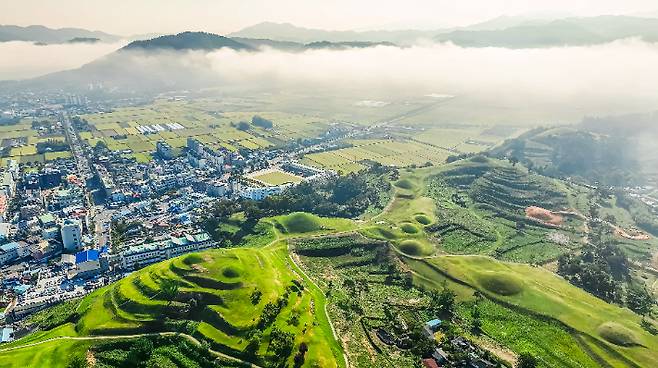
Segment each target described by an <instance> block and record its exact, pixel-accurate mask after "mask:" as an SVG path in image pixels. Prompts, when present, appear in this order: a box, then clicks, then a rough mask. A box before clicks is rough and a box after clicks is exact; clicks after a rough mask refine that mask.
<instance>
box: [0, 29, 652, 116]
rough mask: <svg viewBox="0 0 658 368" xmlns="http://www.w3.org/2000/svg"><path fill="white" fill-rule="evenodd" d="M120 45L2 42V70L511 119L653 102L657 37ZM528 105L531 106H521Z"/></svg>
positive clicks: (640, 108) (124, 85)
mask: <svg viewBox="0 0 658 368" xmlns="http://www.w3.org/2000/svg"><path fill="white" fill-rule="evenodd" d="M124 44H125V43H96V44H59V45H47V46H38V45H33V44H30V43H27V42H5V43H0V53H2V54H3V55H12V57H10V58H3V59H1V60H0V65H1V67H0V70H1V72H0V73H2V74H1V77H2V78H3V79H7V78H12V77H13V78H16V79H19V78H31V77H36V76H40V75H43V74H45V73H48V72H56V71H60V70H68V69H75V68H77V67H80V66H82V65H85V66H84V67H83V68H82V69H80V70H79V71H77V72H74V73H71V72H69V73H65V74H64V75H65V77H63V79H62V80H61V81H60V80H57V83H58V84H57V85H67V83H72V81H79V82H80V84H81V85H82V86H83V87H86V85H87V84H88V83H93V82H103V83H105V84H106V85H108V86H112V85H114V86H116V87H118V88H119V89H120V90H121V89H124V90H131V89H138V90H139V89H142V90H144V89H147V88H149V87H150V88H152V89H153V90H156V91H166V90H168V89H189V88H192V89H194V88H212V87H215V88H217V89H219V90H222V89H227V90H228V89H230V88H240V89H253V90H289V91H301V92H309V91H313V90H322V91H333V92H334V93H335V92H340V91H344V92H345V93H347V94H351V93H354V94H355V98H356V99H359V100H360V99H367V98H365V97H364V98H360V96H361V95H362V94H364V93H365V96H366V97H367V96H368V95H372V94H374V95H378V96H379V97H378V99H381V100H383V102H390V101H389V100H395V99H398V98H401V97H403V96H418V97H420V96H426V95H431V94H436V93H439V94H447V95H453V96H456V98H457V99H461V100H464V99H466V100H468V101H469V103H472V104H471V105H470V107H468V108H465V109H464V115H463V117H464V119H467V118H468V116H469V114H470V113H471V112H472V110H477V109H483V111H489V109H491V108H493V107H500V108H501V109H517V110H518V111H517V112H516V113H515V114H512V115H510V117H511V118H514V119H524V118H526V117H527V118H529V119H532V120H533V121H531V122H532V123H536V122H547V121H553V122H557V121H579V120H580V118H582V117H583V116H585V115H607V114H621V113H632V112H647V111H653V110H654V109H655V108H656V106H658V95H657V94H656V93H655V86H656V85H658V68H656V67H655V66H656V65H658V44H654V43H647V42H643V41H641V40H638V39H624V40H619V41H615V42H612V43H607V44H602V45H596V46H574V47H552V48H536V49H508V48H494V47H485V48H466V47H459V46H456V45H454V44H451V43H432V42H429V41H428V42H426V43H420V44H417V45H414V46H410V47H396V46H374V47H364V48H346V49H340V50H333V49H310V50H305V51H286V50H280V49H273V48H270V47H267V46H264V47H260V48H258V49H257V50H254V51H235V50H231V49H226V48H224V49H220V50H213V51H176V52H174V51H160V50H148V51H144V52H142V51H140V50H135V51H121V52H114V51H115V50H117V49H118V48H119V47H121V46H123V45H124ZM106 55H107V56H106ZM56 75H57V74H56ZM37 80H39V79H37ZM45 80H49V77H46V78H45ZM51 85H54V84H53V83H51ZM373 108H376V107H373ZM528 109H532V110H533V112H532V114H531V115H523V114H521V113H520V112H522V111H525V110H528Z"/></svg>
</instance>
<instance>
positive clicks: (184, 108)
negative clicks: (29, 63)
mask: <svg viewBox="0 0 658 368" xmlns="http://www.w3.org/2000/svg"><path fill="white" fill-rule="evenodd" d="M254 115H259V116H262V117H264V118H266V119H269V120H271V121H272V122H273V127H272V129H263V128H261V127H257V126H254V125H252V124H249V129H248V130H240V129H238V127H237V124H238V123H240V122H248V123H249V122H251V119H252V117H253V116H254ZM81 117H82V118H83V119H85V120H86V121H87V122H89V125H90V127H91V131H89V132H82V133H81V138H82V139H84V140H85V141H86V142H87V143H88V144H90V145H94V144H96V142H98V140H102V141H104V142H105V143H106V144H107V146H108V148H110V149H111V150H115V151H117V150H125V149H131V150H133V151H134V152H136V153H141V152H150V151H152V150H153V149H154V147H155V143H156V142H157V141H159V140H164V141H166V142H167V143H169V144H170V145H171V146H173V147H183V146H184V145H185V144H186V139H187V138H188V137H194V138H196V139H198V140H199V141H201V142H203V143H204V144H207V145H209V146H210V147H213V148H220V147H223V148H228V149H230V150H236V149H237V148H238V147H243V148H247V149H252V150H256V149H262V148H267V147H271V146H274V145H278V144H284V143H286V142H290V141H292V140H295V139H298V138H311V137H317V136H319V135H320V134H322V133H323V132H324V131H326V130H327V129H328V127H329V125H328V123H327V121H326V120H323V119H321V118H319V117H317V116H314V115H305V114H294V113H285V112H277V111H253V112H252V111H233V110H229V109H227V106H225V105H222V104H220V103H218V102H216V101H214V100H198V101H194V102H189V101H164V100H161V101H156V102H154V103H152V104H150V105H146V106H140V107H125V108H118V109H116V110H114V111H112V112H109V113H97V114H90V115H83V116H81ZM156 124H159V125H160V126H161V127H163V128H164V129H165V130H164V131H163V130H160V131H158V132H149V133H141V132H140V131H139V129H138V128H141V127H143V126H153V125H156ZM167 124H180V126H181V127H182V128H181V129H171V128H170V127H169V126H167Z"/></svg>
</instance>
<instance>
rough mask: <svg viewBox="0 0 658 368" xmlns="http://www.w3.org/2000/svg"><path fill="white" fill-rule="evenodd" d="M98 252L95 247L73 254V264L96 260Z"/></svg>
mask: <svg viewBox="0 0 658 368" xmlns="http://www.w3.org/2000/svg"><path fill="white" fill-rule="evenodd" d="M99 255H100V252H99V251H98V250H96V249H90V250H85V251H82V252H78V253H76V254H75V264H80V263H83V262H88V261H98V257H99Z"/></svg>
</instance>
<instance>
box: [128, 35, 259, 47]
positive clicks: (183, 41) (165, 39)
mask: <svg viewBox="0 0 658 368" xmlns="http://www.w3.org/2000/svg"><path fill="white" fill-rule="evenodd" d="M221 48H230V49H233V50H253V47H251V46H249V45H246V44H244V43H240V42H237V41H235V40H232V39H230V38H228V37H224V36H220V35H216V34H213V33H207V32H191V31H187V32H182V33H178V34H175V35H165V36H160V37H156V38H153V39H150V40H139V41H133V42H131V43H129V44H128V45H126V46H124V47H123V48H122V49H121V50H122V51H126V50H163V49H166V50H178V51H181V50H217V49H221Z"/></svg>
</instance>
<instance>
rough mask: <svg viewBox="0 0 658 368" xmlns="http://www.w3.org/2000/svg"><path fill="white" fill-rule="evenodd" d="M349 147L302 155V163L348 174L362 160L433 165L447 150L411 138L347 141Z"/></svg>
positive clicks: (403, 164) (359, 164) (400, 164)
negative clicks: (429, 163) (428, 163)
mask: <svg viewBox="0 0 658 368" xmlns="http://www.w3.org/2000/svg"><path fill="white" fill-rule="evenodd" d="M347 143H350V144H351V145H352V146H351V147H349V148H342V149H338V150H334V151H326V152H321V153H312V154H308V155H305V156H304V159H303V160H302V162H304V163H306V164H309V165H313V166H319V167H324V168H328V169H331V170H334V171H338V172H343V173H350V172H355V171H359V170H361V169H362V168H363V167H364V161H374V162H379V163H380V164H382V165H388V166H397V167H406V166H411V165H423V164H425V163H427V162H431V163H433V164H435V165H437V164H441V163H443V162H445V160H446V158H447V157H448V156H449V155H450V154H451V153H450V152H449V151H447V150H445V149H442V148H437V147H433V146H430V145H428V144H424V143H420V142H414V141H411V140H390V139H382V140H368V139H361V140H351V141H348V142H347Z"/></svg>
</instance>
